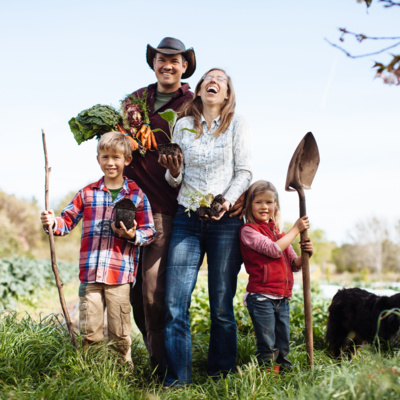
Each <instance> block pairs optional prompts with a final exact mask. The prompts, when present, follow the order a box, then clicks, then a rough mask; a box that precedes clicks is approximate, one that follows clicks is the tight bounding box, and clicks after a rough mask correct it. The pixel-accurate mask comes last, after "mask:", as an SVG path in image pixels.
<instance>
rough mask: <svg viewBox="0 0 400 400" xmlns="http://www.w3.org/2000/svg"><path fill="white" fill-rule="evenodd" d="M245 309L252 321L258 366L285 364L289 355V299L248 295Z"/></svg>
mask: <svg viewBox="0 0 400 400" xmlns="http://www.w3.org/2000/svg"><path fill="white" fill-rule="evenodd" d="M247 309H248V310H249V314H250V317H251V320H252V321H253V326H254V331H255V334H256V340H257V352H256V356H257V359H258V362H259V363H260V364H263V363H267V364H268V363H271V362H276V363H278V364H287V363H289V364H290V362H289V361H288V360H287V358H286V356H287V355H288V353H289V334H290V323H289V299H288V298H283V299H280V300H273V299H269V298H267V297H265V296H262V295H260V294H249V295H248V297H247Z"/></svg>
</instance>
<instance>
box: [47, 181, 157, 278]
mask: <svg viewBox="0 0 400 400" xmlns="http://www.w3.org/2000/svg"><path fill="white" fill-rule="evenodd" d="M124 198H128V199H131V200H132V202H133V203H134V204H135V206H136V207H137V211H136V218H135V220H136V222H137V228H136V237H135V239H134V240H133V241H129V240H127V239H124V238H119V237H117V236H115V234H114V231H113V230H112V228H111V224H112V222H113V210H114V206H115V204H116V203H117V202H118V201H120V200H122V199H124ZM81 218H82V237H81V250H80V255H79V279H80V281H81V282H82V283H95V282H97V283H106V284H108V285H119V284H123V283H128V282H134V281H135V276H136V269H137V265H138V261H139V249H138V246H145V245H147V244H149V243H151V242H152V241H153V240H154V237H155V235H156V231H155V228H154V221H153V215H152V212H151V208H150V203H149V201H148V200H147V197H146V195H145V194H144V193H143V191H142V190H141V189H140V188H139V187H138V186H137V185H136V183H135V182H133V181H131V180H128V179H126V178H125V182H124V186H123V188H122V189H121V191H120V192H119V194H118V196H117V198H116V199H115V200H114V201H112V197H111V193H110V192H109V191H108V189H107V188H106V187H105V186H104V177H103V178H101V179H100V180H99V181H98V182H95V183H92V184H90V185H88V186H86V187H84V188H83V189H82V190H80V191H79V192H78V193H77V194H76V195H75V197H74V198H73V200H72V201H71V203H69V204H68V205H67V207H65V209H64V210H63V212H62V213H61V216H60V217H57V218H56V226H55V228H54V235H57V236H64V235H67V234H68V233H69V232H70V231H71V230H72V229H73V228H74V227H75V226H76V225H77V223H78V222H79V221H80V219H81Z"/></svg>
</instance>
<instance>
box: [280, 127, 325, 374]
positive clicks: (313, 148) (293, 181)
mask: <svg viewBox="0 0 400 400" xmlns="http://www.w3.org/2000/svg"><path fill="white" fill-rule="evenodd" d="M318 165H319V151H318V146H317V142H316V141H315V138H314V136H313V134H312V133H311V132H308V133H307V134H306V135H305V136H304V138H303V139H302V140H301V142H300V143H299V145H298V146H297V148H296V150H295V152H294V154H293V156H292V159H291V160H290V164H289V168H288V172H287V177H286V185H285V190H287V191H297V193H298V194H299V200H300V217H303V216H305V215H306V198H305V195H304V189H311V183H312V181H313V179H314V176H315V173H316V172H317V168H318ZM300 237H301V241H302V242H303V241H305V240H306V239H308V234H307V231H304V232H302V233H301V234H300ZM301 257H302V261H303V267H302V272H303V297H304V318H305V327H306V348H307V356H308V364H309V366H310V367H311V368H313V367H314V349H313V324H312V309H311V286H310V265H309V258H310V257H309V254H308V253H306V252H303V251H302V252H301Z"/></svg>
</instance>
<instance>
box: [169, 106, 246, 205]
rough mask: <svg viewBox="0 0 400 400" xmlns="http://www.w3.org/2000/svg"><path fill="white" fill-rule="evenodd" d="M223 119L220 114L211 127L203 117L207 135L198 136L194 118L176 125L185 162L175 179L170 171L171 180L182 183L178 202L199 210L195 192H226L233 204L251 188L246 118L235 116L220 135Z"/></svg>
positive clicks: (225, 195)
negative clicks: (215, 133) (194, 195)
mask: <svg viewBox="0 0 400 400" xmlns="http://www.w3.org/2000/svg"><path fill="white" fill-rule="evenodd" d="M220 123H221V119H220V117H219V116H218V117H217V118H216V119H215V120H213V121H212V123H211V129H208V126H207V122H206V120H205V119H204V118H203V117H202V120H201V124H202V127H203V134H202V135H201V136H200V137H199V138H198V139H195V136H196V133H193V132H189V131H188V130H186V129H193V117H184V118H182V119H180V120H178V122H177V123H176V125H175V128H174V135H173V141H174V142H175V143H177V144H179V146H181V148H182V152H183V164H182V167H181V173H180V175H179V176H178V177H177V178H174V177H173V176H172V175H171V174H170V173H169V170H167V172H166V175H165V178H166V180H167V182H168V183H169V184H170V185H171V186H173V187H177V186H179V184H181V183H182V186H181V190H180V191H179V195H178V203H179V204H181V205H182V206H184V207H186V208H192V209H197V208H198V207H199V204H198V203H193V194H194V193H196V192H200V193H201V194H203V195H204V196H205V195H207V194H209V193H212V194H213V195H214V196H216V195H218V194H222V195H223V196H224V197H225V199H226V200H228V201H229V202H230V203H231V205H233V204H234V203H235V202H236V200H237V199H238V198H239V196H240V195H241V194H242V193H243V192H244V191H245V190H246V189H247V188H248V187H249V185H250V182H251V179H252V173H251V166H250V132H249V129H248V126H247V124H246V123H245V121H244V119H243V118H242V117H240V116H238V115H236V114H235V115H234V117H233V119H232V122H231V123H230V125H229V127H228V129H227V130H226V131H225V132H223V133H221V134H220V135H219V136H218V137H214V135H213V133H214V132H215V131H216V130H217V129H218V126H219V125H220Z"/></svg>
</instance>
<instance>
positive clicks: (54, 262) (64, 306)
mask: <svg viewBox="0 0 400 400" xmlns="http://www.w3.org/2000/svg"><path fill="white" fill-rule="evenodd" d="M42 140H43V150H44V160H45V167H44V168H45V171H46V182H45V208H46V210H48V209H49V176H50V171H51V168H49V167H48V162H47V146H46V136H45V134H44V132H43V129H42ZM49 242H50V254H51V267H52V269H53V273H54V277H55V279H56V284H57V288H58V295H59V297H60V303H61V308H62V310H63V314H64V318H65V321H66V323H67V327H68V332H69V336H70V338H71V341H72V344H73V345H74V347H75V348H78V343H77V342H76V337H75V334H74V330H73V327H72V322H71V319H70V317H69V313H68V308H67V304H66V303H65V298H64V293H63V290H62V287H63V283H62V282H61V279H60V275H59V273H58V267H57V259H56V250H55V246H54V236H53V230H52V227H51V226H49Z"/></svg>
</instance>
